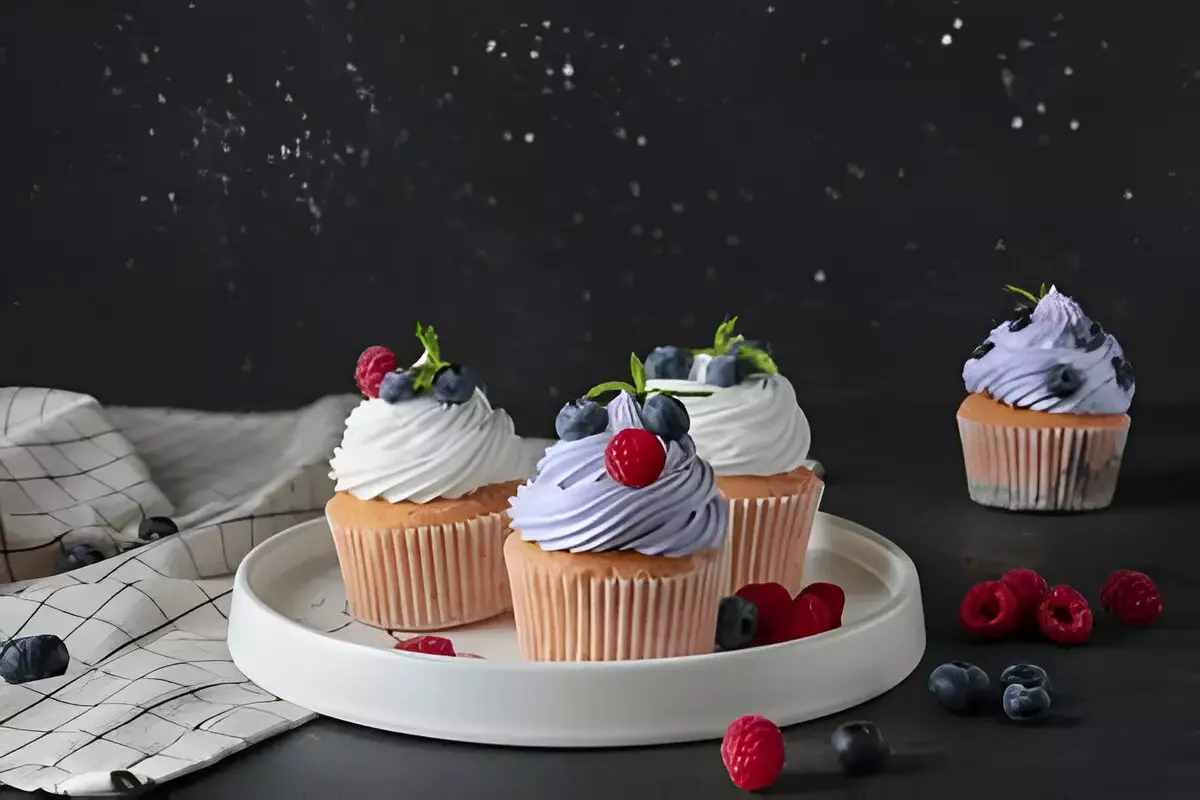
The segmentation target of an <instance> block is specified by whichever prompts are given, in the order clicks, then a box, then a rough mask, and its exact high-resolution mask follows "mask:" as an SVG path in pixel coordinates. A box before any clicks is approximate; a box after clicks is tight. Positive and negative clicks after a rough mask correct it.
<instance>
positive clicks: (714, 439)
mask: <svg viewBox="0 0 1200 800" xmlns="http://www.w3.org/2000/svg"><path fill="white" fill-rule="evenodd" d="M699 360H700V359H697V361H699ZM696 371H697V369H696V368H693V370H692V372H693V377H695V376H696V375H695V373H696ZM646 388H647V389H668V390H671V391H676V392H712V394H710V395H709V396H707V397H680V398H678V399H679V401H680V402H681V403H683V405H684V407H686V408H687V411H688V416H690V417H691V419H692V427H691V430H690V431H689V433H690V434H691V437H692V439H693V440H695V442H696V452H697V453H699V454H700V457H701V458H703V459H704V460H705V461H707V462H708V463H709V464H711V465H712V468H713V470H714V471H715V472H716V473H717V474H718V475H781V474H784V473H788V472H791V471H792V470H794V469H796V468H797V467H800V466H802V465H804V463H805V460H806V459H807V458H808V448H809V445H810V444H811V443H812V431H811V430H810V428H809V426H808V419H807V418H805V416H804V412H803V411H801V410H800V406H798V405H797V404H796V391H795V389H793V388H792V384H791V383H790V382H789V381H788V379H787V378H785V377H783V376H782V375H751V376H750V377H749V378H747V379H746V380H744V381H742V382H741V383H740V384H738V385H736V386H727V387H724V388H722V387H719V386H710V385H709V384H707V383H700V382H698V381H694V380H687V381H680V380H650V381H647V382H646Z"/></svg>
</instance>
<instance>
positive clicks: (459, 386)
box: [433, 364, 483, 405]
mask: <svg viewBox="0 0 1200 800" xmlns="http://www.w3.org/2000/svg"><path fill="white" fill-rule="evenodd" d="M481 386H483V383H482V382H481V381H479V380H478V379H477V377H476V375H475V372H474V371H473V370H471V369H468V368H467V367H461V366H459V365H457V364H451V365H450V366H448V367H442V369H441V370H440V371H439V372H438V374H437V375H435V376H434V377H433V399H434V400H437V401H438V402H439V403H452V404H454V405H458V404H460V403H465V402H467V401H468V400H470V399H471V398H472V397H473V396H474V395H475V389H477V388H479V387H481Z"/></svg>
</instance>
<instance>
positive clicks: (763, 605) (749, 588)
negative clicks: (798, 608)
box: [734, 583, 792, 645]
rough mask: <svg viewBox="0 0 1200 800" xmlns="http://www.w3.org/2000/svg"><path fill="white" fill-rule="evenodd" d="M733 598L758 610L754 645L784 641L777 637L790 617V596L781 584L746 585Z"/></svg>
mask: <svg viewBox="0 0 1200 800" xmlns="http://www.w3.org/2000/svg"><path fill="white" fill-rule="evenodd" d="M734 597H739V598H741V599H742V600H746V601H748V602H750V603H752V604H753V605H754V607H755V608H756V609H757V610H758V632H757V634H756V635H755V637H754V644H755V645H762V644H775V643H776V642H783V641H786V639H781V638H778V637H779V636H781V635H782V633H781V631H782V630H783V628H784V626H785V625H786V624H787V623H788V620H789V619H790V617H791V615H792V595H791V592H789V591H788V590H787V588H786V587H785V586H784V585H783V584H780V583H748V584H746V585H745V586H743V587H742V588H740V589H738V590H737V591H736V592H735V593H734Z"/></svg>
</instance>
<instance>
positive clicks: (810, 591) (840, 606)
mask: <svg viewBox="0 0 1200 800" xmlns="http://www.w3.org/2000/svg"><path fill="white" fill-rule="evenodd" d="M806 595H815V596H817V597H819V598H821V599H822V600H824V601H825V607H826V608H828V609H829V624H830V627H829V628H828V630H833V629H834V628H840V627H842V612H843V611H845V610H846V593H845V592H844V591H842V587H840V586H838V585H837V584H836V583H810V584H809V585H808V586H805V587H804V589H802V590H801V592H800V594H798V595H796V600H799V599H800V598H801V597H805V596H806Z"/></svg>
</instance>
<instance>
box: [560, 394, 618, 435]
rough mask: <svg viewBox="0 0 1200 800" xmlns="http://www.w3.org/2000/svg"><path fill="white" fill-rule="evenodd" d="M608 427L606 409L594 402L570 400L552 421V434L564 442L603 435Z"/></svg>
mask: <svg viewBox="0 0 1200 800" xmlns="http://www.w3.org/2000/svg"><path fill="white" fill-rule="evenodd" d="M607 427H608V409H607V408H605V407H604V406H602V405H600V404H599V403H597V402H596V401H595V400H572V401H571V402H570V403H567V404H566V405H565V406H563V407H562V408H561V409H560V410H559V412H558V417H557V419H555V420H554V432H555V433H557V434H558V438H559V439H562V440H563V441H564V442H573V441H575V440H576V439H583V438H585V437H587V436H595V435H596V434H597V433H604V430H605V429H606V428H607Z"/></svg>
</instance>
